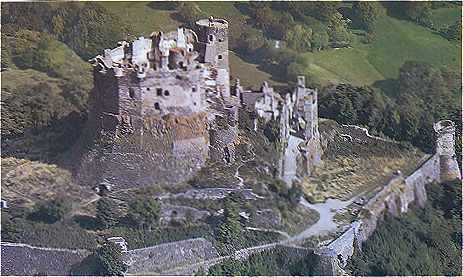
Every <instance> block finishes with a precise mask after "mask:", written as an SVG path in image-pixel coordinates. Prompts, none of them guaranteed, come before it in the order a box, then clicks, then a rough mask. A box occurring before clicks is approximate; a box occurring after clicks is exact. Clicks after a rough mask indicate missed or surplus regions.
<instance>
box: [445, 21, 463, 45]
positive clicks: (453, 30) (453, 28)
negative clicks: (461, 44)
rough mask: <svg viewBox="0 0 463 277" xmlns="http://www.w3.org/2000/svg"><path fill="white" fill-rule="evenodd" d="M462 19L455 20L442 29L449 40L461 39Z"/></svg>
mask: <svg viewBox="0 0 463 277" xmlns="http://www.w3.org/2000/svg"><path fill="white" fill-rule="evenodd" d="M461 29H462V27H461V20H457V21H455V22H454V23H453V24H452V25H450V26H448V27H447V28H445V29H444V30H443V31H442V34H443V35H444V36H445V37H446V38H447V39H449V40H457V41H461V32H462V31H461Z"/></svg>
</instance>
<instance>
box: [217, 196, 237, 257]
mask: <svg viewBox="0 0 463 277" xmlns="http://www.w3.org/2000/svg"><path fill="white" fill-rule="evenodd" d="M241 232H242V227H241V223H240V215H239V206H238V202H237V199H233V197H232V196H228V197H227V199H226V200H225V204H224V220H223V222H222V224H221V225H220V226H219V228H218V230H217V233H216V239H217V241H218V242H219V243H220V244H221V245H222V248H223V249H224V250H225V251H226V252H231V251H234V250H236V249H237V248H239V246H240V245H241Z"/></svg>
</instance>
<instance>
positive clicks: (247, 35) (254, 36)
mask: <svg viewBox="0 0 463 277" xmlns="http://www.w3.org/2000/svg"><path fill="white" fill-rule="evenodd" d="M264 44H265V39H264V36H263V34H262V32H261V31H259V30H256V29H253V28H248V29H246V30H245V31H244V32H243V33H242V34H241V35H240V38H239V40H238V48H239V49H240V50H241V51H242V52H244V53H246V54H253V53H254V52H255V51H256V50H257V49H259V48H261V47H263V46H264Z"/></svg>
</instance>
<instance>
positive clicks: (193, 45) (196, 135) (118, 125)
mask: <svg viewBox="0 0 463 277" xmlns="http://www.w3.org/2000/svg"><path fill="white" fill-rule="evenodd" d="M227 36H228V22H226V21H225V20H223V19H214V18H212V17H211V18H209V19H202V20H199V21H197V22H196V32H195V31H193V30H190V29H187V28H178V29H177V30H176V31H172V32H168V33H163V32H158V33H152V34H151V35H150V37H149V38H145V37H139V38H137V39H135V40H134V41H131V42H127V41H121V42H119V43H118V46H117V47H116V48H114V49H106V50H105V51H104V52H103V54H102V55H98V56H96V57H95V58H94V59H92V60H91V63H92V65H93V67H94V71H93V73H94V92H93V94H92V102H93V103H92V105H91V109H92V110H91V116H90V120H89V124H88V125H89V128H88V129H90V130H94V131H95V132H94V133H95V134H96V136H98V135H99V134H104V135H109V136H110V137H111V139H112V142H113V143H112V144H111V147H110V148H107V149H106V148H104V149H103V148H101V149H97V148H93V149H96V150H94V151H92V152H91V153H89V154H88V155H87V156H84V158H83V161H84V162H83V163H81V168H84V170H80V172H82V173H79V176H85V178H84V177H82V178H81V182H82V183H88V184H90V183H95V182H96V184H93V185H98V183H99V182H102V181H107V182H109V183H111V184H114V185H115V186H116V187H118V188H122V187H131V186H134V185H145V184H151V183H155V182H165V183H171V182H178V181H180V180H179V179H178V178H180V177H181V178H188V176H190V175H192V174H194V172H195V171H197V170H198V169H199V168H200V167H201V166H202V165H204V163H205V160H206V159H207V158H208V157H209V158H212V159H215V160H224V161H227V162H231V161H233V159H234V144H235V140H236V138H237V128H238V126H237V118H238V113H237V111H238V109H237V103H238V101H236V99H235V98H236V97H231V96H230V84H229V83H230V75H229V65H228V37H227ZM238 104H239V103H238ZM85 161H86V162H85ZM96 169H98V170H96ZM96 179H101V180H100V181H96ZM94 180H95V181H94Z"/></svg>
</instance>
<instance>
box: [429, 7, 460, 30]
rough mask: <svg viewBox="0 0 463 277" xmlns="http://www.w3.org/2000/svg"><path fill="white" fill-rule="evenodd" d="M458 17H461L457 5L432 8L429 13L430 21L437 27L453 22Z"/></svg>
mask: <svg viewBox="0 0 463 277" xmlns="http://www.w3.org/2000/svg"><path fill="white" fill-rule="evenodd" d="M458 18H460V19H461V8H459V7H450V8H442V9H437V10H433V11H432V15H431V19H432V22H433V23H434V26H435V27H437V28H441V27H443V26H444V25H450V24H453V23H454V22H455V21H456V20H457V19H458Z"/></svg>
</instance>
